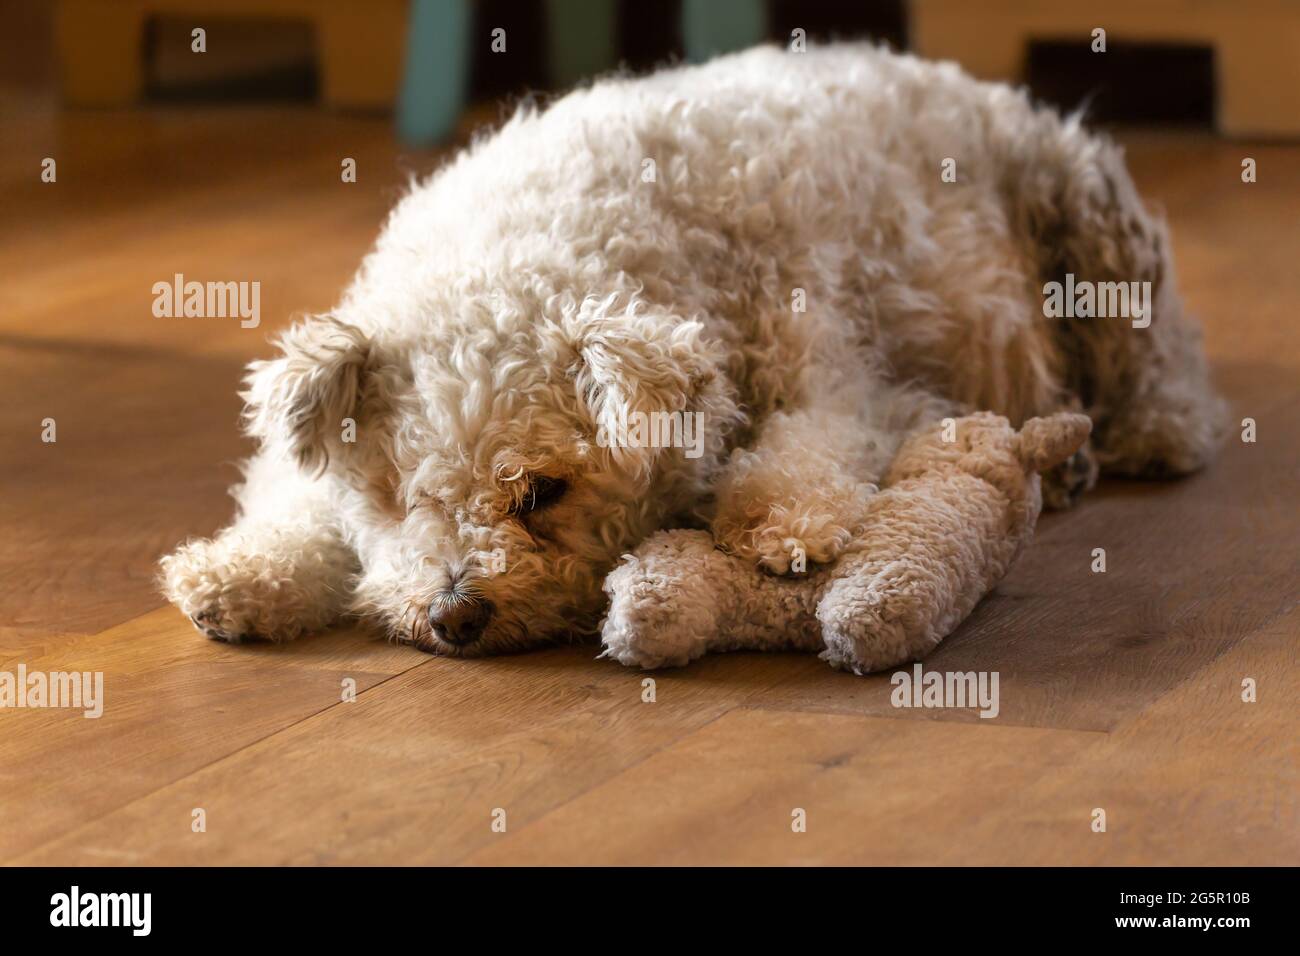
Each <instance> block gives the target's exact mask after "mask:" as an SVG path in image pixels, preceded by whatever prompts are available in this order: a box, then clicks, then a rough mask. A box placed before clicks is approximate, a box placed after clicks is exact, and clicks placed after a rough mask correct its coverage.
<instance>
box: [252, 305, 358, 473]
mask: <svg viewBox="0 0 1300 956" xmlns="http://www.w3.org/2000/svg"><path fill="white" fill-rule="evenodd" d="M276 344H277V345H278V346H279V348H280V351H281V352H283V353H284V354H283V355H282V356H281V357H279V358H275V359H269V360H265V361H257V362H251V363H250V364H249V366H248V374H247V375H246V376H245V379H244V385H245V389H244V391H243V392H241V393H240V395H241V397H242V398H243V399H244V401H245V402H246V403H247V404H246V407H245V409H244V422H245V428H246V430H247V431H248V433H249V434H250V435H252V436H254V437H257V438H260V439H262V440H263V441H268V440H280V441H283V442H285V443H286V444H287V445H288V447H289V449H290V450H291V451H292V453H293V454H294V455H295V457H296V458H297V460H298V463H299V464H300V465H302V467H304V468H306V469H308V470H311V471H319V470H320V469H322V468H324V467H325V464H326V462H327V461H328V460H329V455H330V451H331V449H337V448H339V447H341V446H342V435H343V432H344V428H345V422H344V419H348V418H351V419H353V420H354V421H355V418H356V414H357V410H358V407H359V406H360V404H361V397H362V388H363V379H364V377H365V375H366V368H367V365H368V364H369V362H370V358H371V343H370V341H369V339H368V338H367V337H366V335H365V333H363V332H362V331H361V330H360V329H358V328H356V327H355V326H352V325H348V324H346V323H344V322H340V321H339V320H338V319H336V318H334V317H333V316H313V317H311V318H307V319H304V320H302V321H300V322H296V323H294V324H293V325H292V326H290V327H289V328H288V329H286V330H285V331H284V332H282V333H281V334H280V335H279V337H278V338H277V340H276Z"/></svg>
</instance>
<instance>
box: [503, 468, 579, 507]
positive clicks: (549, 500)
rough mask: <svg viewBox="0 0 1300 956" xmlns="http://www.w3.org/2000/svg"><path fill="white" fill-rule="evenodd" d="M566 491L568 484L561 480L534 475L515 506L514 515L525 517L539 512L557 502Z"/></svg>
mask: <svg viewBox="0 0 1300 956" xmlns="http://www.w3.org/2000/svg"><path fill="white" fill-rule="evenodd" d="M568 490H569V483H568V482H567V481H565V480H564V479H563V478H551V477H550V476H548V475H534V476H533V477H532V478H530V479H529V481H528V490H527V491H525V492H524V496H523V498H522V499H520V501H519V502H518V503H517V504H516V505H515V507H514V509H513V510H514V513H515V514H517V515H526V514H531V513H533V512H534V511H541V510H542V509H543V508H545V507H546V506H547V505H551V504H554V503H555V502H557V501H559V500H560V498H561V497H562V496H563V495H564V493H565V492H566V491H568Z"/></svg>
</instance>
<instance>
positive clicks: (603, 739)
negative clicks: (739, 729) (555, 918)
mask: <svg viewBox="0 0 1300 956" xmlns="http://www.w3.org/2000/svg"><path fill="white" fill-rule="evenodd" d="M593 654H594V651H593V650H592V649H591V648H566V649H556V650H552V651H546V652H542V653H538V654H530V655H523V656H519V657H512V658H500V659H496V660H492V661H457V660H449V659H438V660H430V661H428V662H427V663H426V664H423V665H421V666H419V667H417V668H415V669H413V670H411V671H407V672H406V673H404V674H402V675H400V676H398V677H395V678H393V679H392V680H390V681H387V682H385V683H384V684H383V685H382V686H380V687H377V688H375V689H374V690H372V691H368V692H366V693H364V694H362V695H361V696H360V697H359V698H358V700H357V702H356V703H354V704H340V705H339V706H337V707H333V708H331V709H330V710H328V711H326V712H324V713H321V714H319V715H317V716H316V717H313V718H311V719H310V720H305V721H303V722H301V723H299V724H295V725H294V726H292V727H290V728H288V729H287V730H285V731H283V732H282V733H279V734H276V735H275V736H274V737H272V738H269V739H267V740H263V741H260V742H259V743H257V744H255V745H253V746H250V747H247V748H245V749H243V750H241V751H240V752H239V753H237V754H234V755H233V756H231V757H229V758H227V759H225V760H223V761H221V762H220V763H217V764H214V765H212V766H210V767H207V768H205V769H203V770H200V771H199V772H197V773H194V774H192V775H190V776H188V777H186V778H185V779H183V780H180V781H178V782H176V783H174V784H171V785H169V786H167V787H164V788H163V789H161V790H159V791H158V792H156V793H153V794H150V795H149V796H147V797H145V798H142V799H140V800H137V801H135V802H134V803H132V804H130V805H128V806H126V807H123V808H122V809H120V810H118V811H116V812H114V813H112V814H110V815H108V816H107V817H105V818H103V819H101V820H98V821H95V822H93V823H91V824H88V825H86V826H83V827H79V828H76V829H74V830H72V831H71V832H69V833H67V834H66V836H64V837H62V838H60V839H57V840H54V841H53V842H50V843H48V844H46V845H45V846H43V847H40V848H39V849H38V850H37V851H35V852H32V853H30V854H27V855H25V856H23V857H21V858H19V862H24V863H41V864H45V863H56V862H57V863H82V862H91V861H93V860H107V859H112V858H115V857H121V858H122V859H123V860H127V859H129V861H130V862H132V863H139V864H169V863H210V864H223V865H224V864H295V863H348V864H353V863H383V862H390V863H391V862H395V861H398V860H400V861H402V862H405V863H412V864H419V863H450V862H455V861H456V860H458V859H460V858H462V857H463V856H465V855H467V854H469V853H471V852H473V851H474V850H477V849H479V848H481V847H483V846H485V845H486V844H488V843H490V842H491V841H492V840H493V839H494V838H495V837H496V834H494V833H493V832H492V830H491V823H492V819H493V818H492V814H493V811H494V810H495V809H497V808H501V809H504V810H505V811H506V819H507V825H508V826H509V825H511V823H510V821H514V823H513V825H516V826H518V825H523V824H525V823H527V822H528V821H530V820H533V819H536V818H538V817H540V816H541V815H542V814H544V813H546V812H547V811H548V810H550V809H552V808H554V807H556V806H559V805H561V804H563V803H565V802H566V801H569V800H572V799H573V798H575V797H577V796H579V795H581V794H582V793H584V792H585V791H587V790H588V789H590V788H591V787H593V786H595V785H597V784H599V783H600V782H601V781H603V780H605V779H607V778H609V777H611V776H613V775H614V774H616V773H619V772H621V771H623V770H626V769H627V768H628V767H630V766H633V765H635V764H636V763H637V762H639V761H641V760H644V759H646V758H648V757H650V756H652V755H653V754H654V753H656V752H657V751H659V750H660V749H662V748H664V747H666V746H669V745H670V744H672V743H673V742H674V741H676V740H677V739H678V738H679V737H681V736H682V735H684V734H686V733H689V732H690V731H691V730H694V729H696V728H698V727H701V726H703V725H705V724H707V723H708V722H709V721H711V720H714V719H716V718H717V717H719V716H720V715H722V714H724V713H726V711H727V710H728V709H729V708H731V707H732V706H734V705H735V704H737V703H739V702H741V701H743V700H744V699H746V698H747V697H748V696H749V695H751V694H752V693H754V692H756V691H761V689H763V688H764V687H766V686H770V685H771V684H772V683H773V682H775V681H776V680H777V678H778V677H779V675H780V674H781V673H782V669H783V666H784V658H782V657H780V656H764V655H746V656H744V657H737V658H732V659H730V660H722V659H719V660H717V661H706V662H703V663H702V664H701V666H699V667H697V668H692V669H689V670H683V671H680V672H672V673H664V674H660V675H655V678H654V679H655V681H656V682H657V691H656V700H655V702H653V703H648V702H644V701H643V699H642V697H643V683H642V682H643V681H644V680H645V679H646V677H645V675H643V674H640V673H638V672H635V671H630V670H626V669H624V668H622V667H619V666H618V665H617V664H614V663H612V662H609V661H593V660H592V657H593ZM196 806H202V807H204V808H206V809H207V811H208V818H209V821H210V825H209V828H208V832H207V833H204V834H192V833H190V831H189V829H188V823H187V822H186V821H187V820H188V814H189V813H190V810H191V809H192V808H193V807H196Z"/></svg>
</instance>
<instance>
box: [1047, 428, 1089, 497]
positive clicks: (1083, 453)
mask: <svg viewBox="0 0 1300 956" xmlns="http://www.w3.org/2000/svg"><path fill="white" fill-rule="evenodd" d="M1097 474H1098V467H1097V459H1096V457H1095V456H1094V455H1093V453H1092V449H1091V448H1090V447H1089V446H1088V445H1087V444H1084V446H1083V447H1082V448H1080V449H1079V450H1078V451H1076V452H1075V453H1074V454H1073V455H1071V456H1070V457H1069V458H1067V459H1065V461H1063V462H1061V464H1059V465H1057V466H1056V467H1055V468H1051V469H1049V470H1047V471H1045V472H1043V504H1044V506H1046V507H1047V508H1050V509H1052V510H1053V511H1064V510H1065V509H1066V508H1072V507H1073V506H1074V504H1075V502H1077V501H1078V500H1079V498H1080V497H1082V496H1083V493H1084V492H1085V491H1091V490H1092V489H1093V488H1094V487H1095V486H1096V484H1097Z"/></svg>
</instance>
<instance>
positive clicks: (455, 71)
mask: <svg viewBox="0 0 1300 956" xmlns="http://www.w3.org/2000/svg"><path fill="white" fill-rule="evenodd" d="M469 29H470V9H469V0H411V13H410V20H409V23H408V25H407V29H406V64H405V71H404V74H403V78H402V92H401V96H400V97H399V99H398V105H397V131H398V135H399V136H400V137H401V138H402V140H403V141H404V142H406V143H408V144H410V145H412V146H427V145H430V144H432V143H436V142H439V141H440V140H443V139H445V138H446V137H447V136H448V135H450V134H451V132H452V131H453V130H454V129H455V128H456V122H457V121H458V120H459V119H460V114H461V110H462V109H463V108H464V105H465V87H466V83H467V80H468V77H469V56H470V43H469Z"/></svg>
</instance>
